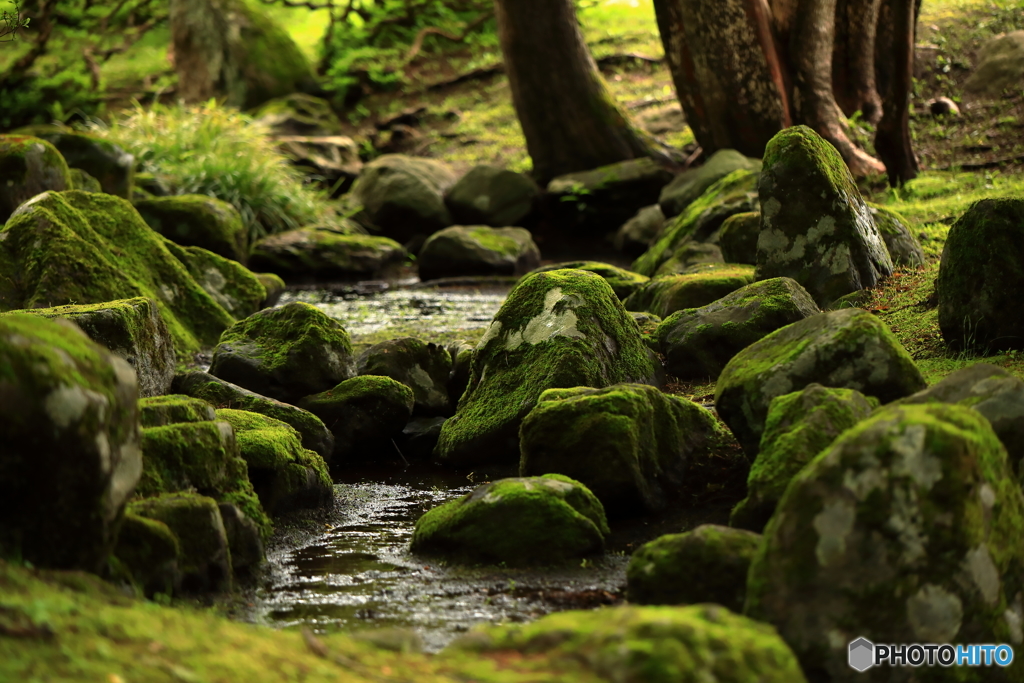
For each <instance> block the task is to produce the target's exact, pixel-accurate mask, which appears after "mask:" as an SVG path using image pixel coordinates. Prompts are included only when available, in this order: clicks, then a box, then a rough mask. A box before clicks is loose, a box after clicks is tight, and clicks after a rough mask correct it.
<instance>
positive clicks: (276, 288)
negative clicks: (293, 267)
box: [255, 273, 286, 308]
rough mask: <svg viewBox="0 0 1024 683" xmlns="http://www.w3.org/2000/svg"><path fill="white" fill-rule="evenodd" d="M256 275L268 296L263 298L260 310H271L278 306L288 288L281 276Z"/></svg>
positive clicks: (272, 274) (270, 274) (271, 274)
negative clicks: (272, 307)
mask: <svg viewBox="0 0 1024 683" xmlns="http://www.w3.org/2000/svg"><path fill="white" fill-rule="evenodd" d="M255 275H256V279H257V280H259V281H260V284H261V285H263V288H264V289H265V290H267V296H266V297H264V298H263V303H262V304H260V308H270V307H271V306H275V305H277V302H278V300H279V299H280V298H281V295H282V294H284V290H285V287H286V285H285V283H284V280H283V279H282V278H281V276H280V275H276V274H274V273H255Z"/></svg>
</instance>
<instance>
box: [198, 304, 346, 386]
mask: <svg viewBox="0 0 1024 683" xmlns="http://www.w3.org/2000/svg"><path fill="white" fill-rule="evenodd" d="M210 374H211V375H213V376H214V377H220V378H221V379H223V380H226V381H228V382H233V383H235V384H238V385H239V386H242V387H245V388H246V389H249V390H250V391H255V392H256V393H258V394H262V395H264V396H270V397H272V398H276V399H278V400H281V401H285V402H287V403H296V402H297V401H298V400H299V399H300V398H302V397H303V396H308V395H310V394H315V393H317V392H320V391H324V390H326V389H329V388H330V387H333V386H334V385H335V384H337V383H338V382H342V381H344V380H346V379H348V378H349V377H352V375H354V374H355V361H354V358H353V357H352V342H351V341H350V340H349V336H348V332H346V331H345V328H344V327H342V326H341V323H339V322H338V321H337V320H335V319H333V318H330V317H328V316H327V315H326V314H325V313H324V312H323V311H321V310H320V309H318V308H317V307H316V306H312V305H310V304H307V303H303V302H300V301H295V302H292V303H290V304H286V305H285V306H281V307H280V308H267V309H264V310H262V311H260V312H258V313H254V314H253V315H251V316H249V317H248V318H246V319H244V320H240V321H238V322H237V323H235V324H234V325H232V326H231V327H230V328H228V329H227V330H225V331H224V334H223V335H221V338H220V343H219V344H217V346H216V348H215V349H214V350H213V361H212V362H211V364H210Z"/></svg>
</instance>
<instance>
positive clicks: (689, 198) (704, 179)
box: [658, 149, 761, 218]
mask: <svg viewBox="0 0 1024 683" xmlns="http://www.w3.org/2000/svg"><path fill="white" fill-rule="evenodd" d="M734 171H751V172H753V173H755V174H756V173H760V172H761V160H760V159H752V158H750V157H745V156H743V155H742V154H740V153H739V152H737V151H736V150H734V149H720V150H718V151H717V152H715V153H714V154H712V155H711V156H710V157H709V158H708V160H707V161H705V162H704V163H703V164H701V165H700V166H697V167H696V168H691V169H688V170H686V171H683V172H682V173H680V174H679V175H677V176H676V177H675V179H673V180H672V182H671V183H669V184H668V185H666V186H665V187H663V188H662V190H661V194H660V195H659V196H658V204H659V205H660V206H661V210H662V213H664V215H665V216H666V217H668V218H671V217H673V216H678V215H679V214H681V213H682V212H683V211H684V210H686V208H687V207H688V206H690V204H692V203H694V202H695V201H697V199H698V198H699V197H700V196H701V195H702V194H704V193H705V192H707V190H708V188H709V187H711V186H712V185H714V184H715V183H717V182H718V181H719V180H721V179H722V178H724V177H726V176H727V175H729V174H730V173H733V172H734Z"/></svg>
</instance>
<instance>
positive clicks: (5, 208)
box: [0, 135, 74, 224]
mask: <svg viewBox="0 0 1024 683" xmlns="http://www.w3.org/2000/svg"><path fill="white" fill-rule="evenodd" d="M0 164H2V165H3V168H4V182H3V183H0V224H2V223H3V222H5V221H7V220H8V219H9V218H10V216H11V214H12V213H14V210H15V209H17V208H18V207H19V206H21V205H22V204H23V203H25V202H26V201H28V200H29V199H31V198H32V197H35V196H36V195H37V194H39V193H40V192H46V191H47V190H54V191H56V192H61V191H63V190H70V189H71V188H72V187H74V185H73V184H72V179H71V170H70V169H69V168H68V162H67V161H65V160H64V157H62V156H61V154H60V152H58V151H57V148H56V147H54V146H53V145H52V144H50V143H49V142H47V141H46V140H42V139H40V138H37V137H33V136H29V135H0Z"/></svg>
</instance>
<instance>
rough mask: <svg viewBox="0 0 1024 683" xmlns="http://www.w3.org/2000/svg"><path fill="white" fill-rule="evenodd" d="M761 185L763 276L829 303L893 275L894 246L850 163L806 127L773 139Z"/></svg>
mask: <svg viewBox="0 0 1024 683" xmlns="http://www.w3.org/2000/svg"><path fill="white" fill-rule="evenodd" d="M757 189H758V196H759V197H760V200H761V231H760V233H759V234H758V238H757V279H758V280H766V279H768V278H772V277H791V278H793V279H794V280H796V281H797V282H799V283H800V284H801V285H803V287H804V289H806V290H807V291H808V292H809V293H810V294H811V296H812V297H814V300H815V301H816V302H817V304H818V305H819V306H822V307H824V306H827V305H828V304H830V303H831V302H833V301H835V300H836V299H838V298H839V297H841V296H843V295H846V294H849V293H851V292H856V291H857V290H860V289H865V288H868V287H874V286H875V285H877V284H878V283H879V282H880V281H881V280H882V279H883V278H886V277H888V276H889V275H890V274H891V273H892V270H893V266H892V260H891V259H890V258H889V251H888V249H887V248H886V246H885V242H884V241H883V240H882V236H881V235H880V234H879V231H878V228H877V227H876V225H875V221H874V220H873V219H872V217H871V211H870V210H869V209H868V206H867V204H866V203H865V202H864V199H863V198H862V197H861V195H860V191H859V190H858V189H857V185H856V183H854V181H853V176H852V175H851V174H850V170H849V169H848V168H847V166H846V163H845V162H843V159H842V157H840V156H839V152H837V151H836V149H835V147H833V146H832V145H831V144H830V143H829V142H827V141H826V140H825V139H824V138H822V137H821V136H820V135H818V134H817V133H815V132H814V131H813V130H811V129H810V128H808V127H807V126H794V127H792V128H787V129H785V130H783V131H782V132H780V133H778V134H777V135H776V136H775V137H774V138H772V139H771V141H770V142H769V143H768V146H767V147H766V148H765V152H764V170H762V172H761V178H760V181H759V182H758V188H757Z"/></svg>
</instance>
